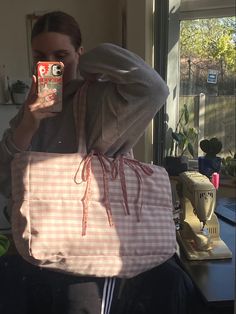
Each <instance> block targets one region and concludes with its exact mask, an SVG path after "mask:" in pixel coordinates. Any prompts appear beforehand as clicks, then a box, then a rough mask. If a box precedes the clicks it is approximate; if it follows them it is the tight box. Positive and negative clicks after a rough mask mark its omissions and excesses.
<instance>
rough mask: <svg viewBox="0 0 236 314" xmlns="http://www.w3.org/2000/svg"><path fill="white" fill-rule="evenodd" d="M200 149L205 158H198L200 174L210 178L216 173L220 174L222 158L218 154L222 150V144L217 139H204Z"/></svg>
mask: <svg viewBox="0 0 236 314" xmlns="http://www.w3.org/2000/svg"><path fill="white" fill-rule="evenodd" d="M200 148H201V150H202V151H203V152H204V153H205V156H200V157H198V169H199V172H200V173H202V174H204V175H206V176H207V177H209V178H210V177H211V176H212V174H213V173H214V172H217V173H219V172H220V168H221V157H219V156H217V154H218V153H219V152H220V151H221V149H222V143H221V141H219V140H218V138H216V137H213V138H211V139H209V140H208V139H203V140H201V141H200Z"/></svg>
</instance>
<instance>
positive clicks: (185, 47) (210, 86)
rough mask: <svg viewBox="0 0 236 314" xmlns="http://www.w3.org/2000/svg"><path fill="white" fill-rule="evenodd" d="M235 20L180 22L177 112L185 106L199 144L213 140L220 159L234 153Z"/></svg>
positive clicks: (196, 149)
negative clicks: (219, 147) (218, 143)
mask: <svg viewBox="0 0 236 314" xmlns="http://www.w3.org/2000/svg"><path fill="white" fill-rule="evenodd" d="M235 36H236V34H235V18H234V17H223V18H207V19H193V20H192V19H191V20H184V21H181V22H180V62H179V64H180V90H179V109H180V110H181V109H182V107H183V105H184V104H186V105H187V106H188V109H189V113H190V117H191V119H192V126H194V127H196V129H197V130H199V134H198V141H197V142H196V143H195V157H197V156H198V155H202V154H203V152H202V151H201V149H200V148H199V145H198V144H199V141H200V140H201V139H203V138H208V139H210V138H212V137H217V138H218V139H219V140H220V141H221V142H222V144H223V149H222V152H221V155H229V153H230V151H231V152H235V149H236V147H235V146H236V139H235V121H236V115H235V113H236V112H235V111H236V106H235V70H236V59H235V42H236V37H235Z"/></svg>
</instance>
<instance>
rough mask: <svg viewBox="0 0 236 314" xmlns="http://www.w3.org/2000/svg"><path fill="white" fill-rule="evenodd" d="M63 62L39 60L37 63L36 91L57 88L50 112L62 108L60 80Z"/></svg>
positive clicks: (61, 79)
mask: <svg viewBox="0 0 236 314" xmlns="http://www.w3.org/2000/svg"><path fill="white" fill-rule="evenodd" d="M63 70H64V64H63V63H62V62H59V61H39V62H38V63H37V84H38V92H41V91H43V90H44V89H45V88H48V89H56V90H57V102H56V103H55V105H53V106H52V107H50V112H60V111H61V110H62V81H63Z"/></svg>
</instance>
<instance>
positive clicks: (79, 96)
mask: <svg viewBox="0 0 236 314" xmlns="http://www.w3.org/2000/svg"><path fill="white" fill-rule="evenodd" d="M89 84H90V82H89V81H85V82H84V83H83V85H82V86H81V87H80V89H78V91H77V93H76V94H75V96H74V99H73V112H74V118H75V128H76V139H77V148H78V153H80V154H87V147H86V136H85V117H86V99H87V90H88V86H89Z"/></svg>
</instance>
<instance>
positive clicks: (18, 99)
mask: <svg viewBox="0 0 236 314" xmlns="http://www.w3.org/2000/svg"><path fill="white" fill-rule="evenodd" d="M12 98H13V102H14V104H17V105H22V104H23V103H24V101H25V99H26V93H15V92H13V93H12Z"/></svg>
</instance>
